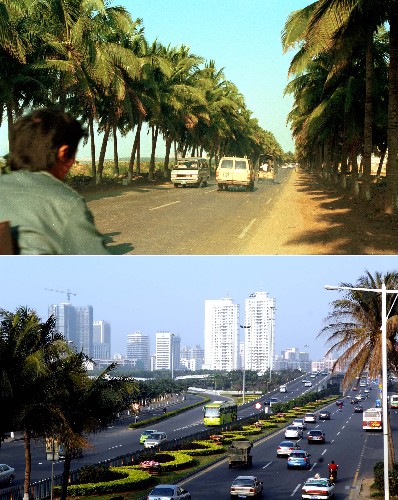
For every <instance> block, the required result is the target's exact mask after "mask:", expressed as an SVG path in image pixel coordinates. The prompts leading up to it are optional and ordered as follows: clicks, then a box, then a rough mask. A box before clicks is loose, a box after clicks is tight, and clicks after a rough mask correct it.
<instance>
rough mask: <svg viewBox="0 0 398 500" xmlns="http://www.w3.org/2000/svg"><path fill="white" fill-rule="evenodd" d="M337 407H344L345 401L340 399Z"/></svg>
mask: <svg viewBox="0 0 398 500" xmlns="http://www.w3.org/2000/svg"><path fill="white" fill-rule="evenodd" d="M336 406H344V399H338V400H337V401H336Z"/></svg>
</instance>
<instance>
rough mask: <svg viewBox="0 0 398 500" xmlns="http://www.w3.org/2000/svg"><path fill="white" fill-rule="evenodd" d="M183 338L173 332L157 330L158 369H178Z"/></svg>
mask: <svg viewBox="0 0 398 500" xmlns="http://www.w3.org/2000/svg"><path fill="white" fill-rule="evenodd" d="M180 345H181V338H180V337H179V336H178V335H175V334H174V333H171V332H156V370H171V371H172V372H173V371H174V370H178V369H179V367H180Z"/></svg>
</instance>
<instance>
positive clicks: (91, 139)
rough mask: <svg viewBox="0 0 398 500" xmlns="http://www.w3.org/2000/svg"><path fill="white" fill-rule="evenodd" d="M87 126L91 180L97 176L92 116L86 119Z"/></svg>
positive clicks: (94, 179)
mask: <svg viewBox="0 0 398 500" xmlns="http://www.w3.org/2000/svg"><path fill="white" fill-rule="evenodd" d="M88 128H89V131H90V149H91V177H92V178H93V181H94V182H95V181H96V178H97V168H96V165H95V139H94V118H93V116H90V118H89V120H88Z"/></svg>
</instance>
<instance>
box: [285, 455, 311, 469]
mask: <svg viewBox="0 0 398 500" xmlns="http://www.w3.org/2000/svg"><path fill="white" fill-rule="evenodd" d="M310 456H311V455H310V454H309V453H308V452H307V451H304V450H295V451H292V452H291V453H290V455H289V456H288V458H287V468H288V469H293V468H296V467H297V468H299V469H302V468H304V469H310V468H311V461H310Z"/></svg>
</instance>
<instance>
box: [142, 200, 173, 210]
mask: <svg viewBox="0 0 398 500" xmlns="http://www.w3.org/2000/svg"><path fill="white" fill-rule="evenodd" d="M176 203H181V201H180V200H178V201H172V202H171V203H166V204H165V205H160V206H159V207H152V208H150V209H149V210H159V208H164V207H169V206H170V205H175V204H176Z"/></svg>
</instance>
